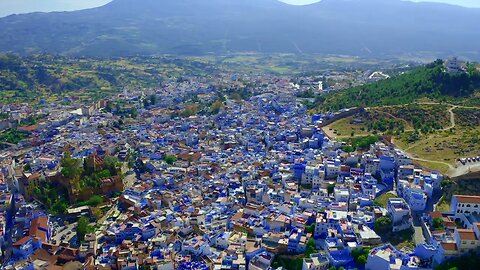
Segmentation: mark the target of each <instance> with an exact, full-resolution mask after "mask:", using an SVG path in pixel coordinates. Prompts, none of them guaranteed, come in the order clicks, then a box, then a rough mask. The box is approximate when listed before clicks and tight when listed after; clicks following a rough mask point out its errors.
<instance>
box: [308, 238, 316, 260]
mask: <svg viewBox="0 0 480 270" xmlns="http://www.w3.org/2000/svg"><path fill="white" fill-rule="evenodd" d="M317 252H318V251H317V248H316V245H315V240H314V239H313V237H312V238H310V239H309V240H308V242H307V247H306V249H305V257H307V258H308V257H310V255H311V254H314V253H317Z"/></svg>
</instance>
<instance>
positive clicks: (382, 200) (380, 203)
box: [374, 192, 397, 208]
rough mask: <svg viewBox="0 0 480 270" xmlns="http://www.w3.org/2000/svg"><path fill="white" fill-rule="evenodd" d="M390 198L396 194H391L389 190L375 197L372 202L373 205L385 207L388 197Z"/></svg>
mask: <svg viewBox="0 0 480 270" xmlns="http://www.w3.org/2000/svg"><path fill="white" fill-rule="evenodd" d="M390 198H397V196H395V195H393V194H392V193H390V192H387V193H384V194H382V195H381V196H380V197H378V198H376V199H375V201H374V203H375V205H378V206H381V207H383V208H387V205H388V199H390Z"/></svg>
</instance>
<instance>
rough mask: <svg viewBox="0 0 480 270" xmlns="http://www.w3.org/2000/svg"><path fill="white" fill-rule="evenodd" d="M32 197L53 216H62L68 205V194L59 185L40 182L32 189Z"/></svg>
mask: <svg viewBox="0 0 480 270" xmlns="http://www.w3.org/2000/svg"><path fill="white" fill-rule="evenodd" d="M33 196H34V197H35V198H36V199H37V200H39V201H40V202H42V203H43V205H44V206H45V208H47V210H48V211H49V212H50V213H53V214H64V213H65V212H66V210H67V208H68V207H69V205H70V204H69V201H68V192H67V191H66V190H65V189H64V188H63V187H62V186H61V185H53V184H52V183H46V182H42V183H40V185H39V186H37V187H35V188H34V189H33Z"/></svg>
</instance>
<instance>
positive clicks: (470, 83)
mask: <svg viewBox="0 0 480 270" xmlns="http://www.w3.org/2000/svg"><path fill="white" fill-rule="evenodd" d="M443 63H444V62H443V61H442V60H437V61H435V62H433V63H431V64H428V65H425V66H422V67H418V68H415V69H413V70H411V71H408V72H405V73H403V74H401V75H398V76H396V77H393V78H390V79H386V80H382V81H378V82H375V83H371V84H366V85H362V86H358V87H354V88H350V89H345V90H341V91H335V92H331V93H328V94H326V95H322V96H319V97H317V100H316V103H317V104H316V105H317V108H318V109H319V110H321V111H336V110H339V109H344V108H351V107H359V106H360V107H373V106H384V105H399V104H407V103H412V102H414V101H416V100H418V99H420V98H423V97H426V98H430V99H432V100H438V101H451V102H463V101H466V102H467V103H472V102H475V100H479V101H477V102H479V103H480V99H479V98H476V99H469V98H470V97H473V96H474V95H475V94H476V92H478V90H480V72H479V70H478V69H477V68H476V66H475V65H473V64H467V72H465V73H449V72H446V71H445V68H444V65H443Z"/></svg>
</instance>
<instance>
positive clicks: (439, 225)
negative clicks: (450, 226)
mask: <svg viewBox="0 0 480 270" xmlns="http://www.w3.org/2000/svg"><path fill="white" fill-rule="evenodd" d="M432 227H433V229H434V230H441V229H443V228H444V226H443V220H442V218H434V219H433V220H432Z"/></svg>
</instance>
